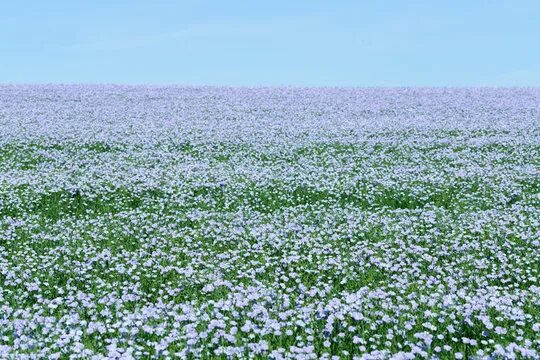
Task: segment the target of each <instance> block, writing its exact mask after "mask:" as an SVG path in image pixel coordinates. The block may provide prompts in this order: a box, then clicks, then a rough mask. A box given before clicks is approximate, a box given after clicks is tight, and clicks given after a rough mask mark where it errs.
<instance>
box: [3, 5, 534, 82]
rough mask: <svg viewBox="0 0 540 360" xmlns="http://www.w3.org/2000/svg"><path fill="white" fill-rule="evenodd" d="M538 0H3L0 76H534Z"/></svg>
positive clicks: (420, 79) (315, 78) (38, 79)
mask: <svg viewBox="0 0 540 360" xmlns="http://www.w3.org/2000/svg"><path fill="white" fill-rule="evenodd" d="M539 19H540V2H538V1H479V0H474V1H444V2H443V1H292V0H289V1H279V0H278V1H234V0H231V1H195V0H193V1H150V0H148V1H114V0H110V1H99V0H97V1H85V2H83V1H67V0H66V1H54V0H49V1H9V2H8V1H5V2H3V4H2V5H0V83H127V84H140V83H145V84H183V85H249V86H252V85H296V86H396V85H397V86H441V85H443V86H444V85H445V86H464V85H479V86H486V85H487V86H493V85H494V86H497V85H500V86H515V85H518V86H540V20H539Z"/></svg>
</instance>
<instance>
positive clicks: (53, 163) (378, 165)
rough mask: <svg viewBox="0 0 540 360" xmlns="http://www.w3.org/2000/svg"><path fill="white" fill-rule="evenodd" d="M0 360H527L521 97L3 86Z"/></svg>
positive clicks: (539, 328) (530, 98)
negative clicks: (75, 359) (114, 359)
mask: <svg viewBox="0 0 540 360" xmlns="http://www.w3.org/2000/svg"><path fill="white" fill-rule="evenodd" d="M0 358H13V359H26V358H28V359H32V358H36V359H37V358H39V359H42V358H47V359H72V358H83V359H102V358H117V359H130V358H135V359H139V358H144V359H155V358H188V359H232V358H239V359H267V358H270V359H389V358H392V359H413V358H414V359H416V358H428V359H460V358H464V359H503V358H504V359H513V358H531V359H538V358H540V89H528V88H521V89H518V88H516V89H488V88H478V89H472V88H471V89H452V88H441V89H427V88H426V89H389V88H387V89H376V88H373V89H353V88H350V89H347V88H342V89H339V88H318V89H301V88H280V89H279V88H218V87H216V88H211V87H207V88H196V87H150V86H146V87H143V86H113V85H107V86H102V85H99V86H98V85H95V86H75V85H72V86H67V85H66V86H60V85H56V86H34V85H3V86H0Z"/></svg>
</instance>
